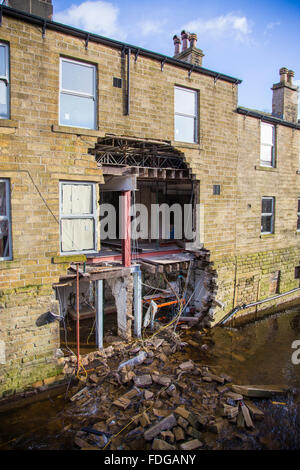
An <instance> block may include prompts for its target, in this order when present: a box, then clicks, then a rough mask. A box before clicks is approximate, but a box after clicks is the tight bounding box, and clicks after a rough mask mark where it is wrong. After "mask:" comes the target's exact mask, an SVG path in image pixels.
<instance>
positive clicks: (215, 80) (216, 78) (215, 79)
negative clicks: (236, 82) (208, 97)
mask: <svg viewBox="0 0 300 470" xmlns="http://www.w3.org/2000/svg"><path fill="white" fill-rule="evenodd" d="M219 78H220V74H219V73H218V75H217V76H216V77H215V78H214V84H216V83H217V81H218V80H219Z"/></svg>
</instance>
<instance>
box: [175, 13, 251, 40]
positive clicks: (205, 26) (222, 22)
mask: <svg viewBox="0 0 300 470" xmlns="http://www.w3.org/2000/svg"><path fill="white" fill-rule="evenodd" d="M184 29H186V30H188V31H190V32H191V33H199V34H202V35H203V34H206V35H210V36H213V37H215V38H217V39H220V37H230V38H234V39H235V40H237V41H243V42H244V41H248V40H249V38H250V34H251V32H252V31H251V25H250V21H249V20H248V19H247V18H246V17H245V16H237V15H234V14H233V13H228V14H227V15H221V16H217V17H215V18H211V19H208V20H203V19H201V18H198V19H196V20H192V21H190V22H189V23H187V24H186V25H185V26H184Z"/></svg>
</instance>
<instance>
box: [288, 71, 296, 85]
mask: <svg viewBox="0 0 300 470" xmlns="http://www.w3.org/2000/svg"><path fill="white" fill-rule="evenodd" d="M294 76H295V72H294V71H293V70H289V71H288V73H287V77H288V78H287V79H288V83H289V85H293V77H294Z"/></svg>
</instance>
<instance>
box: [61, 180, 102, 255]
mask: <svg viewBox="0 0 300 470" xmlns="http://www.w3.org/2000/svg"><path fill="white" fill-rule="evenodd" d="M63 185H77V186H92V204H93V208H92V212H91V213H90V214H84V215H83V214H64V213H63V198H62V194H63V191H62V190H63ZM64 219H76V220H78V219H89V220H93V222H94V248H93V249H92V250H72V251H63V250H62V223H61V221H62V220H64ZM97 227H98V225H97V201H96V183H92V182H90V181H60V182H59V251H60V254H61V255H68V254H69V255H71V254H72V255H76V254H81V253H87V254H89V253H96V252H97V243H98V231H97Z"/></svg>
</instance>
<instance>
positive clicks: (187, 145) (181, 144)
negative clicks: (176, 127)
mask: <svg viewBox="0 0 300 470" xmlns="http://www.w3.org/2000/svg"><path fill="white" fill-rule="evenodd" d="M171 145H172V147H179V148H187V149H197V150H200V144H196V143H195V144H191V143H189V142H178V141H177V140H173V141H172V143H171Z"/></svg>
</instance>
